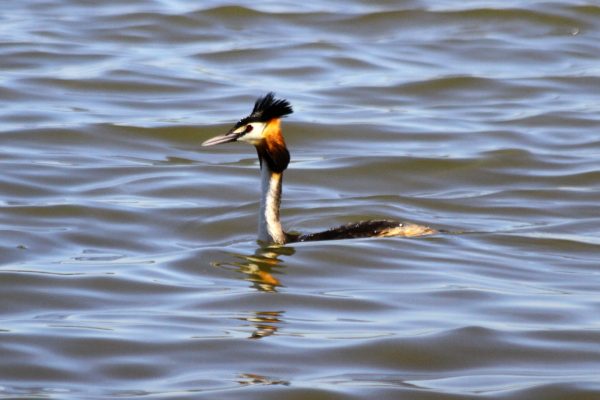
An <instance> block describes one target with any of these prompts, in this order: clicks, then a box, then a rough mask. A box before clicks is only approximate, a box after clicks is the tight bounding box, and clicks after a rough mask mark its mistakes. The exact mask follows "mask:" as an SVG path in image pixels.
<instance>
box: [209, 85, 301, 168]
mask: <svg viewBox="0 0 600 400" xmlns="http://www.w3.org/2000/svg"><path fill="white" fill-rule="evenodd" d="M292 112H293V110H292V106H291V105H290V103H289V102H288V101H287V100H284V99H275V94H274V93H273V92H270V93H267V94H266V95H265V96H264V97H259V98H258V99H257V100H256V102H255V103H254V108H253V109H252V112H251V113H250V115H248V116H247V117H244V118H242V119H241V120H239V121H238V122H237V123H236V124H235V125H234V126H233V127H232V128H231V129H230V130H229V132H227V133H225V134H224V135H219V136H215V137H213V138H211V139H208V140H207V141H205V142H204V143H202V146H214V145H216V144H221V143H229V142H236V141H240V142H246V143H250V144H252V145H254V146H255V147H256V150H257V152H258V156H259V159H260V161H261V166H262V162H263V161H266V162H267V164H268V166H269V168H270V169H271V170H272V171H274V172H282V171H283V170H285V169H286V168H287V165H288V163H289V160H290V155H289V152H288V150H287V148H286V145H285V141H284V140H283V136H282V134H281V117H283V116H285V115H288V114H291V113H292Z"/></svg>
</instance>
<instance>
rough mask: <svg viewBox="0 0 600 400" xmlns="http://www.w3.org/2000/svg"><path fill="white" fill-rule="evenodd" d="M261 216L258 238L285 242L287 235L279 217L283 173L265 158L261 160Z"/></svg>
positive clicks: (280, 242)
mask: <svg viewBox="0 0 600 400" xmlns="http://www.w3.org/2000/svg"><path fill="white" fill-rule="evenodd" d="M261 164H262V165H261V169H260V175H261V192H262V193H261V196H260V216H259V218H258V240H261V241H263V242H269V243H277V244H284V243H285V242H286V235H285V232H283V228H282V227H281V220H280V219H279V205H280V203H281V181H282V179H283V174H282V173H280V172H273V171H271V169H270V168H269V165H268V163H267V162H266V161H265V160H262V162H261Z"/></svg>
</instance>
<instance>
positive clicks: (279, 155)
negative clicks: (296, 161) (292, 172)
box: [256, 118, 290, 173]
mask: <svg viewBox="0 0 600 400" xmlns="http://www.w3.org/2000/svg"><path fill="white" fill-rule="evenodd" d="M263 136H264V139H263V141H262V142H260V143H259V144H257V145H256V152H257V153H258V158H259V160H260V166H261V168H262V167H263V165H262V164H263V161H264V162H266V163H267V166H268V168H269V169H270V170H271V171H273V172H278V173H281V172H283V171H285V169H286V168H287V166H288V164H289V163H290V153H289V151H288V149H287V147H286V145H285V140H283V135H282V134H281V120H280V119H279V118H273V119H272V120H270V121H269V122H267V126H266V127H265V130H264V133H263Z"/></svg>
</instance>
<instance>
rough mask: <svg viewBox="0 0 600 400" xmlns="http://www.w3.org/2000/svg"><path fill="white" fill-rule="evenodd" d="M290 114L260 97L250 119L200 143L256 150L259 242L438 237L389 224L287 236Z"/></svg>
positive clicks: (286, 106)
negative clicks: (284, 122)
mask: <svg viewBox="0 0 600 400" xmlns="http://www.w3.org/2000/svg"><path fill="white" fill-rule="evenodd" d="M292 112H293V110H292V106H291V105H290V103H289V102H288V101H287V100H284V99H276V98H275V94H274V93H272V92H270V93H268V94H266V95H265V96H263V97H259V98H258V99H257V100H256V102H255V103H254V108H253V109H252V112H251V113H250V115H248V116H247V117H244V118H242V119H241V120H239V121H238V122H237V123H236V124H235V125H234V126H233V127H232V128H231V129H230V130H229V132H227V133H225V134H224V135H219V136H216V137H213V138H211V139H208V140H206V141H205V142H204V143H202V146H214V145H217V144H222V143H229V142H236V141H239V142H245V143H248V144H251V145H253V146H254V147H255V148H256V152H257V154H258V160H259V163H260V170H261V180H262V183H261V186H262V194H261V199H260V215H259V222H258V240H259V241H262V242H266V243H274V244H286V243H293V242H307V241H315V240H334V239H354V238H367V237H391V236H424V235H431V234H434V233H437V231H436V230H434V229H432V228H429V227H427V226H423V225H417V224H412V223H406V222H399V221H392V220H370V221H360V222H356V223H350V224H347V225H342V226H340V227H337V228H332V229H329V230H327V231H324V232H318V233H310V234H304V235H301V234H292V233H286V232H285V231H284V230H283V227H282V225H281V219H280V217H279V215H280V213H279V207H280V203H281V186H282V179H283V172H284V171H285V170H286V169H287V167H288V164H289V162H290V153H289V151H288V149H287V146H286V144H285V140H284V138H283V135H282V134H281V118H282V117H284V116H286V115H289V114H291V113H292Z"/></svg>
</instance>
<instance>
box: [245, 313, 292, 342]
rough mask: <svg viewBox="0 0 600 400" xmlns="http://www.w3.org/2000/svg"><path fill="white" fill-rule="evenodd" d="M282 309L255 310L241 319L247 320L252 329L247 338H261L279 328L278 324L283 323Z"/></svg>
mask: <svg viewBox="0 0 600 400" xmlns="http://www.w3.org/2000/svg"><path fill="white" fill-rule="evenodd" d="M283 313H284V311H256V312H254V313H252V315H250V316H248V317H246V318H240V319H241V320H244V321H248V322H250V324H251V325H252V326H253V328H254V330H253V331H252V334H251V335H250V336H249V337H248V339H262V338H264V337H267V336H271V335H272V334H274V333H275V332H277V331H278V330H279V325H281V324H282V323H283V319H282V316H283Z"/></svg>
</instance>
